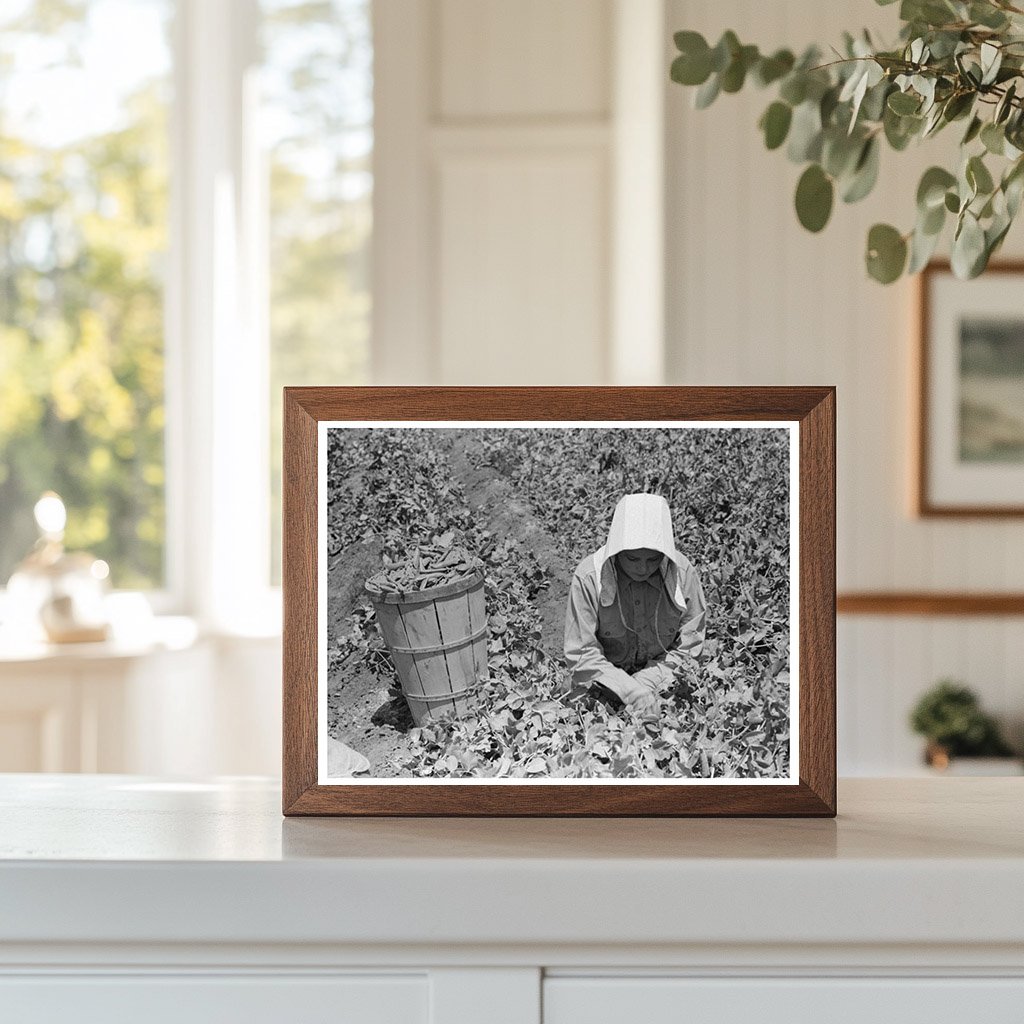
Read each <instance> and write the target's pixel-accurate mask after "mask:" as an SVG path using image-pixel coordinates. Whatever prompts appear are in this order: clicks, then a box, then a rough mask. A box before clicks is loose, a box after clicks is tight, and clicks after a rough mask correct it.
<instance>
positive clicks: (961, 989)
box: [544, 977, 1024, 1024]
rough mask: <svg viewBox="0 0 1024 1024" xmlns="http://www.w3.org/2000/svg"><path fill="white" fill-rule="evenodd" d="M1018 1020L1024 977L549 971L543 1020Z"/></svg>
mask: <svg viewBox="0 0 1024 1024" xmlns="http://www.w3.org/2000/svg"><path fill="white" fill-rule="evenodd" d="M971 1020H977V1021H981V1020H983V1021H985V1024H1020V1022H1021V1020H1024V978H1013V979H1006V978H970V977H961V978H919V979H907V978H892V977H889V978H843V977H815V978H806V977H805V978H681V977H634V978H630V977H614V978H600V977H586V978H579V977H576V978H573V977H552V978H548V979H546V981H545V983H544V1024H645V1022H647V1021H650V1022H652V1024H653V1022H656V1024H675V1022H677V1021H678V1022H680V1024H683V1022H685V1024H722V1022H723V1021H737V1022H741V1021H751V1022H756V1024H794V1022H795V1021H814V1022H815V1024H871V1022H877V1024H890V1022H891V1024H963V1022H964V1021H971Z"/></svg>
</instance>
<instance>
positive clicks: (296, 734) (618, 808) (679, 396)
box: [283, 387, 836, 817]
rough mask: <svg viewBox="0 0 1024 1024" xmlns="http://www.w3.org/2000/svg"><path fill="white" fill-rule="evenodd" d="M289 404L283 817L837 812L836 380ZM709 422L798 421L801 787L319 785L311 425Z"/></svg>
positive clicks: (290, 399)
mask: <svg viewBox="0 0 1024 1024" xmlns="http://www.w3.org/2000/svg"><path fill="white" fill-rule="evenodd" d="M284 408H285V422H284V460H285V465H284V481H285V504H284V529H285V534H284V551H285V560H284V573H283V581H284V676H285V678H284V765H283V774H284V801H283V802H284V813H285V814H288V815H327V814H344V815H354V816H369V815H409V816H425V817H428V816H429V817H433V816H464V815H471V816H480V817H497V816H507V815H516V816H526V817H530V816H548V815H558V816H579V817H603V816H609V815H614V816H618V815H625V816H636V817H648V816H650V817H664V816H724V815H729V816H762V815H764V816H816V817H832V816H834V815H835V813H836V801H835V778H836V772H835V763H836V760H835V759H836V753H835V743H836V724H835V701H836V696H835V573H836V569H835V545H836V538H835V390H834V389H833V388H825V387H794V388H782V387H780V388H752V387H743V388H673V387H657V388H441V387H416V388H383V387H381V388H377V387H374V388H369V387H368V388H286V389H285V402H284ZM717 419H734V420H795V421H798V422H799V424H800V483H799V500H800V528H799V538H800V564H799V567H798V572H799V581H800V606H799V621H800V646H799V651H800V659H799V661H800V666H799V680H798V681H797V685H798V686H799V708H800V728H799V753H798V756H799V765H800V783H799V785H778V786H776V785H764V786H761V785H758V786H746V785H727V784H726V785H720V786H718V785H716V786H700V785H686V786H671V785H643V784H621V785H616V784H602V785H585V784H584V785H579V784H577V785H573V784H565V785H557V784H556V785H547V784H545V785H531V784H530V783H523V784H521V785H515V786H511V785H493V786H492V785H475V784H474V785H465V784H462V785H460V784H459V783H457V782H453V783H448V784H440V785H438V784H431V785H426V784H423V783H419V784H416V783H410V784H408V785H404V784H393V785H392V784H389V785H373V784H372V783H360V784H353V785H330V786H321V785H318V784H317V781H316V779H317V737H316V725H317V707H316V702H317V673H316V652H317V649H318V644H317V635H316V634H317V609H316V603H317V587H316V582H317V558H316V552H317V507H316V505H317V493H316V475H317V466H316V458H317V443H316V437H317V427H316V425H317V423H318V422H320V421H324V420H341V421H344V420H398V421H409V420H424V421H431V420H433V421H446V420H459V421H468V420H486V421H495V422H500V421H502V420H505V421H516V420H546V421H569V420H584V421H585V420H620V421H622V422H627V423H628V422H637V421H644V420H651V421H658V420H717Z"/></svg>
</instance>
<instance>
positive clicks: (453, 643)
mask: <svg viewBox="0 0 1024 1024" xmlns="http://www.w3.org/2000/svg"><path fill="white" fill-rule="evenodd" d="M486 632H487V624H486V623H484V625H482V626H481V627H480V628H479V629H477V630H474V631H473V632H472V633H470V634H469V636H462V637H459V639H458V640H448V641H446V642H445V643H443V644H430V645H427V646H425V647H399V646H398V645H397V644H392V645H391V650H392V651H393V652H395V653H397V654H435V653H437V652H438V651H450V650H453V649H454V648H456V647H462V645H463V644H469V643H472V642H473V641H474V640H479V639H480V637H482V636H483V635H484V634H485V633H486Z"/></svg>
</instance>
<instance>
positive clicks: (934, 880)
mask: <svg viewBox="0 0 1024 1024" xmlns="http://www.w3.org/2000/svg"><path fill="white" fill-rule="evenodd" d="M1022 797H1024V779H975V778H940V779H901V780H880V779H870V780H869V779H858V780H844V781H841V783H840V788H839V817H838V818H837V819H836V820H835V821H830V820H800V819H775V820H772V819H735V820H695V819H650V820H637V819H597V820H595V819H579V820H576V819H567V820H557V819H342V818H334V819H309V818H303V819H284V818H282V817H281V814H280V791H279V787H278V785H277V784H276V783H274V782H270V781H262V780H249V779H221V780H210V781H208V782H182V783H175V782H173V781H170V780H157V779H143V778H133V777H116V776H70V775H69V776H54V775H49V776H29V775H21V776H17V775H8V776H0V943H2V942H24V943H31V942H41V941H45V942H53V941H64V942H80V941H93V942H96V941H99V942H134V941H148V942H155V941H163V942H178V941H191V940H194V939H195V938H196V937H197V936H202V938H203V939H204V941H208V942H243V941H244V942H330V943H342V944H349V943H360V944H367V943H370V944H373V943H376V944H388V943H391V944H394V943H398V942H401V943H404V944H409V945H416V944H420V945H425V944H426V945H432V944H438V943H447V944H458V945H461V946H467V945H480V944H488V943H489V944H500V945H502V946H508V945H509V944H516V943H527V944H534V945H536V944H548V943H552V944H554V943H562V944H564V943H577V944H579V943H584V942H585V943H589V944H595V943H597V944H600V943H605V944H614V945H617V946H618V945H622V944H624V943H631V944H637V943H640V944H665V943H669V944H672V943H676V944H678V943H691V944H692V943H726V944H736V943H755V942H773V943H779V942H783V943H787V944H792V943H822V942H828V943H842V944H846V943H853V944H856V943H868V942H870V943H880V942H883V943H918V944H920V943H929V944H979V945H986V944H988V945H998V946H1001V947H1006V946H1010V947H1014V948H1017V947H1021V946H1024V799H1022Z"/></svg>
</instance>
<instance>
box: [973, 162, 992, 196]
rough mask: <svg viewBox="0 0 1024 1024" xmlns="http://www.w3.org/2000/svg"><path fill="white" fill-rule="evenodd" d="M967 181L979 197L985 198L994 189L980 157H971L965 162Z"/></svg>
mask: <svg viewBox="0 0 1024 1024" xmlns="http://www.w3.org/2000/svg"><path fill="white" fill-rule="evenodd" d="M967 181H968V183H969V184H970V186H971V187H972V188H973V189H974V190H975V192H976V193H977V194H979V195H983V196H987V195H988V194H989V193H990V192H991V191H992V189H994V188H995V182H993V181H992V175H991V174H990V173H989V170H988V168H987V167H986V166H985V161H984V160H982V159H981V157H980V156H972V157H971V159H970V160H968V161H967Z"/></svg>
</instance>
